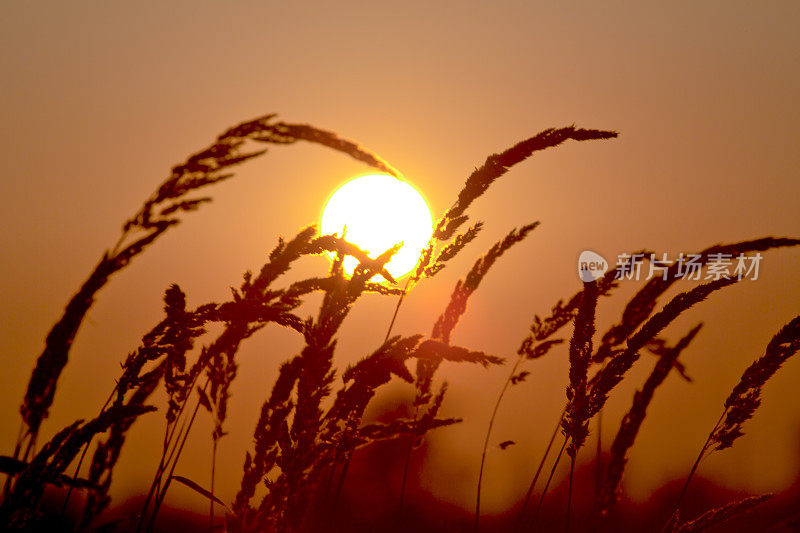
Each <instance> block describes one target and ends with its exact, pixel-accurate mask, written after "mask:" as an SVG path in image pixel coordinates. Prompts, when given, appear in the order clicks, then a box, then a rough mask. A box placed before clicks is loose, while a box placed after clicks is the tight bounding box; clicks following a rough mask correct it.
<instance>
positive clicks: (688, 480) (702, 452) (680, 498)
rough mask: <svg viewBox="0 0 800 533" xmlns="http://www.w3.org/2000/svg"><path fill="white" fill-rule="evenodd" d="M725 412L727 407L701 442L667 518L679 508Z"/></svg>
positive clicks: (726, 412)
mask: <svg viewBox="0 0 800 533" xmlns="http://www.w3.org/2000/svg"><path fill="white" fill-rule="evenodd" d="M726 414H728V408H727V407H726V408H725V410H724V411H722V414H721V415H720V417H719V420H717V423H716V424H714V428H713V429H712V430H711V432H710V433H709V434H708V438H707V439H706V441H705V443H703V447H702V448H701V449H700V453H699V454H698V455H697V459H695V461H694V464H693V465H692V469H691V470H689V475H688V476H686V481H684V483H683V488H682V489H681V492H680V494H679V495H678V501H677V502H675V507H674V508H673V509H672V512H671V513H670V515H669V519H668V520H671V519H672V517H673V516H675V513H677V512H678V511H679V510H680V508H681V503H682V502H683V498H684V496H686V491H687V490H688V489H689V483H691V481H692V477H694V474H695V472H697V467H698V466H700V461H702V460H703V457H704V456H705V454H706V451H707V450H708V445H709V444H710V443H711V439H712V438H713V436H714V432H716V431H717V428H719V425H720V424H721V423H722V420H723V419H724V418H725V415H726Z"/></svg>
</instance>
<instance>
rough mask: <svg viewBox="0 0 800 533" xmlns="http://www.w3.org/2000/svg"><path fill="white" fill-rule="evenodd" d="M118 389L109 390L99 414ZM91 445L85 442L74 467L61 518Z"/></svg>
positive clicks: (90, 440) (65, 510) (88, 441)
mask: <svg viewBox="0 0 800 533" xmlns="http://www.w3.org/2000/svg"><path fill="white" fill-rule="evenodd" d="M118 387H119V383H117V384H116V385H114V388H113V389H112V390H111V393H110V394H109V395H108V398H106V401H105V403H104V404H103V406H102V407H101V408H100V414H101V415H102V414H103V413H104V412H105V410H106V407H108V404H109V403H111V400H112V399H113V398H114V393H116V392H117V388H118ZM91 443H92V439H91V438H90V439H89V440H87V441H86V444H84V445H83V451H82V452H81V457H80V459H78V465H77V466H76V467H75V473H74V474H73V475H72V483H70V485H69V489H67V495H66V496H65V497H64V504H63V505H62V506H61V516H62V517H63V516H64V513H66V512H67V504H69V498H70V496H72V489H73V488H74V486H75V480H76V479H78V474H79V473H80V471H81V465H83V460H84V459H85V458H86V452H88V451H89V445H90V444H91Z"/></svg>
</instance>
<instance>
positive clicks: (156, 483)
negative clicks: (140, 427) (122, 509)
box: [136, 373, 208, 533]
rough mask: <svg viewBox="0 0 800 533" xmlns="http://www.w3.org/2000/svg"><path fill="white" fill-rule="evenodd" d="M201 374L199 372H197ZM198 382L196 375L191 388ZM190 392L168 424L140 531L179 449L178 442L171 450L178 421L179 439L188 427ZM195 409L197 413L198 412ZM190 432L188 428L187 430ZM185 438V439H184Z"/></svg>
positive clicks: (143, 506)
mask: <svg viewBox="0 0 800 533" xmlns="http://www.w3.org/2000/svg"><path fill="white" fill-rule="evenodd" d="M197 375H198V376H199V373H198V374H197ZM196 382H197V376H195V378H194V380H193V381H192V384H191V387H190V388H189V390H193V389H194V384H195V383H196ZM207 387H208V380H206V383H205V385H203V392H205V390H206V388H207ZM189 397H190V394H187V395H186V398H184V400H183V402H181V406H180V409H179V410H178V413H177V415H176V416H175V421H174V422H172V424H171V426H169V425H168V427H167V430H166V431H165V432H164V434H165V439H164V447H163V450H162V451H161V458H160V459H159V462H158V468H157V469H156V474H155V476H153V482H152V483H151V484H150V489H149V490H148V491H147V496H146V497H145V500H144V504H143V505H142V510H141V512H140V514H139V522H138V524H137V526H136V532H137V533H138V532H139V531H141V528H142V526H144V520H145V518H146V517H147V509H148V508H149V507H150V501H151V500H152V499H153V498H155V500H156V501H158V499H159V497H160V496H161V479H162V478H163V476H164V470H165V469H166V467H167V465H168V464H169V463H170V461H171V460H172V458H173V456H174V455H175V450H176V449H177V446H178V445H177V444H176V445H175V446H173V447H172V449H171V450H170V446H171V445H172V443H173V439H174V438H175V430H176V429H177V428H178V421H181V420H182V421H181V424H180V429H179V430H178V441H179V440H180V436H181V435H182V434H183V433H184V428H185V427H186V420H185V419H183V413H184V411H185V409H186V405H187V403H188V402H189ZM196 412H197V411H196V409H195V414H196ZM186 433H187V434H188V429H187V430H186ZM184 440H185V439H184Z"/></svg>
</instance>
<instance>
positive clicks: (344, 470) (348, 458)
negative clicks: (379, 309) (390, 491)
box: [325, 275, 416, 516]
mask: <svg viewBox="0 0 800 533" xmlns="http://www.w3.org/2000/svg"><path fill="white" fill-rule="evenodd" d="M413 277H414V276H413V275H411V276H408V278H407V279H406V284H405V286H404V287H403V292H402V293H401V294H400V297H399V298H398V299H397V305H396V306H395V307H394V313H392V319H391V321H390V322H389V327H388V329H387V330H386V336H385V337H384V338H383V342H384V343H385V342H386V341H388V340H389V336H390V335H391V334H392V328H394V323H395V320H397V315H398V313H399V312H400V306H401V305H403V300H404V299H405V297H406V294H407V293H408V288H409V286H410V285H411V278H413ZM414 419H415V420H416V416H415V417H414ZM409 453H410V452H409ZM352 458H353V451H350V452H348V453H347V455H346V457H345V460H344V466H342V474H341V476H339V483H338V484H337V486H336V494H335V495H334V497H333V514H334V516H335V515H336V510H337V508H338V506H339V497H340V496H341V493H342V488H343V487H344V479H345V476H347V471H348V470H349V469H350V461H351V460H352ZM338 462H339V456H338V454H337V456H336V459H335V460H334V462H333V466H332V467H331V478H330V481H332V480H333V475H334V472H335V471H336V465H337V464H338ZM407 469H408V461H406V471H407ZM406 471H404V472H403V487H405V475H406ZM330 481H329V483H328V489H327V490H326V491H325V493H326V494H327V493H328V492H329V490H330ZM402 506H403V504H402V496H401V503H400V507H401V508H402Z"/></svg>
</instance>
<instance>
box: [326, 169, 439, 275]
mask: <svg viewBox="0 0 800 533" xmlns="http://www.w3.org/2000/svg"><path fill="white" fill-rule="evenodd" d="M344 228H346V234H345V239H347V241H349V242H351V243H353V244H355V245H356V246H358V247H359V248H361V249H362V250H364V251H365V252H367V253H368V254H369V256H370V257H373V258H374V257H377V256H378V255H380V254H382V253H383V252H385V251H386V250H388V249H389V248H391V247H392V246H394V245H395V244H397V243H399V242H402V243H403V247H402V248H400V251H398V252H397V253H396V254H395V255H394V257H393V258H392V260H391V261H390V262H389V263H388V264H387V265H386V269H387V270H388V271H389V273H390V274H391V275H392V276H394V277H395V278H400V277H402V276H404V275H405V274H408V273H409V272H410V271H411V270H412V269H413V268H414V267H415V266H416V264H417V261H418V260H419V256H420V253H421V252H422V250H423V249H424V248H425V246H426V245H427V244H428V240H429V239H430V237H431V234H432V233H433V218H432V217H431V211H430V209H429V208H428V204H427V203H426V202H425V199H424V198H423V197H422V195H421V194H420V193H419V191H417V190H416V189H415V188H414V187H412V186H411V185H409V184H408V183H407V182H405V181H402V180H399V179H397V178H394V177H392V176H388V175H385V174H370V175H367V176H361V177H358V178H355V179H352V180H350V181H348V182H347V183H345V184H344V185H342V186H341V187H339V188H338V189H337V190H336V192H334V193H333V195H331V197H330V198H329V199H328V202H327V203H326V204H325V208H324V210H323V212H322V220H321V221H320V231H321V232H322V233H323V234H326V235H327V234H333V233H336V234H339V235H341V234H342V230H343V229H344ZM357 264H358V262H357V261H356V259H355V258H353V257H347V258H345V261H344V265H343V267H344V270H345V272H346V273H347V274H352V273H353V270H355V267H356V265H357Z"/></svg>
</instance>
